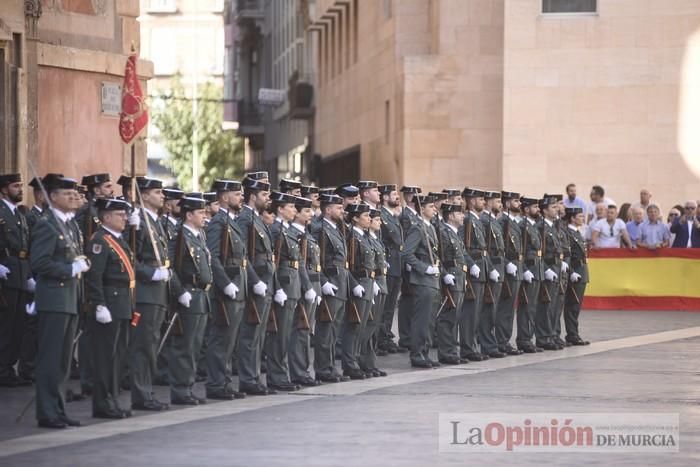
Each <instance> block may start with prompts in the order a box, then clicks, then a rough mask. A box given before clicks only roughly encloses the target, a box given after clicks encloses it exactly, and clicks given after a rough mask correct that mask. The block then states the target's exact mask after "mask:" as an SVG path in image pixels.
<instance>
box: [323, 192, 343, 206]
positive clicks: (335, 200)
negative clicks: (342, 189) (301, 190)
mask: <svg viewBox="0 0 700 467" xmlns="http://www.w3.org/2000/svg"><path fill="white" fill-rule="evenodd" d="M319 200H320V201H321V204H343V198H341V197H340V196H338V195H334V194H330V195H327V194H322V195H320V196H319Z"/></svg>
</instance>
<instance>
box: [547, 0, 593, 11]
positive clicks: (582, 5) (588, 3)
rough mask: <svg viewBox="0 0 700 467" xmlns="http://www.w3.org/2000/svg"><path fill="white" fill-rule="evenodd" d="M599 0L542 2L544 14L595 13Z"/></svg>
mask: <svg viewBox="0 0 700 467" xmlns="http://www.w3.org/2000/svg"><path fill="white" fill-rule="evenodd" d="M597 7H598V1H597V0H542V13H595V12H596V11H597Z"/></svg>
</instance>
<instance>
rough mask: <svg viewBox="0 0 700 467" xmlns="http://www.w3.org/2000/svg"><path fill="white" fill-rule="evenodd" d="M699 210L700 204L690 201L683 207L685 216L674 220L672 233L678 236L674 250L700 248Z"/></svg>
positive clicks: (674, 243)
mask: <svg viewBox="0 0 700 467" xmlns="http://www.w3.org/2000/svg"><path fill="white" fill-rule="evenodd" d="M697 210H698V203H697V202H695V201H693V200H688V201H686V203H685V206H684V207H683V214H682V215H681V216H680V217H677V218H676V219H674V220H673V224H671V233H674V234H676V237H675V238H674V239H673V245H672V246H673V248H700V218H698V214H697Z"/></svg>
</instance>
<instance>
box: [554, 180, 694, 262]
mask: <svg viewBox="0 0 700 467" xmlns="http://www.w3.org/2000/svg"><path fill="white" fill-rule="evenodd" d="M563 203H564V206H566V207H567V208H573V207H577V208H581V209H583V211H584V213H585V217H586V225H585V226H584V229H583V230H584V232H583V233H584V238H585V239H586V242H587V243H588V245H589V247H590V248H592V249H597V248H647V249H650V250H654V249H657V248H669V247H671V248H700V216H699V215H698V212H697V210H698V201H695V200H688V201H686V202H685V204H684V205H680V204H677V205H675V206H673V207H672V208H671V209H669V211H668V214H667V216H666V219H665V220H664V218H663V214H662V211H661V207H660V206H659V205H658V204H657V203H655V202H654V201H652V193H651V191H649V190H648V189H646V188H644V189H642V190H641V191H640V192H639V201H637V202H635V203H623V204H622V205H620V206H618V205H617V203H616V202H615V201H614V200H612V199H611V198H609V197H606V196H605V189H604V188H603V187H602V186H600V185H594V186H593V187H592V188H591V193H590V201H589V202H586V201H584V200H583V199H582V198H580V197H579V196H578V194H577V189H576V185H575V184H573V183H570V184H569V185H567V186H566V196H565V197H564V200H563Z"/></svg>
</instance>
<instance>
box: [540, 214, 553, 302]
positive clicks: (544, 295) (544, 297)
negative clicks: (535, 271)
mask: <svg viewBox="0 0 700 467" xmlns="http://www.w3.org/2000/svg"><path fill="white" fill-rule="evenodd" d="M545 229H546V227H545V221H544V220H542V261H544V257H545V249H546V247H547V237H546V236H545V234H544V230H545ZM542 285H544V284H542ZM540 301H541V302H542V303H551V302H552V297H551V296H550V295H549V290H547V287H542V286H540Z"/></svg>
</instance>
